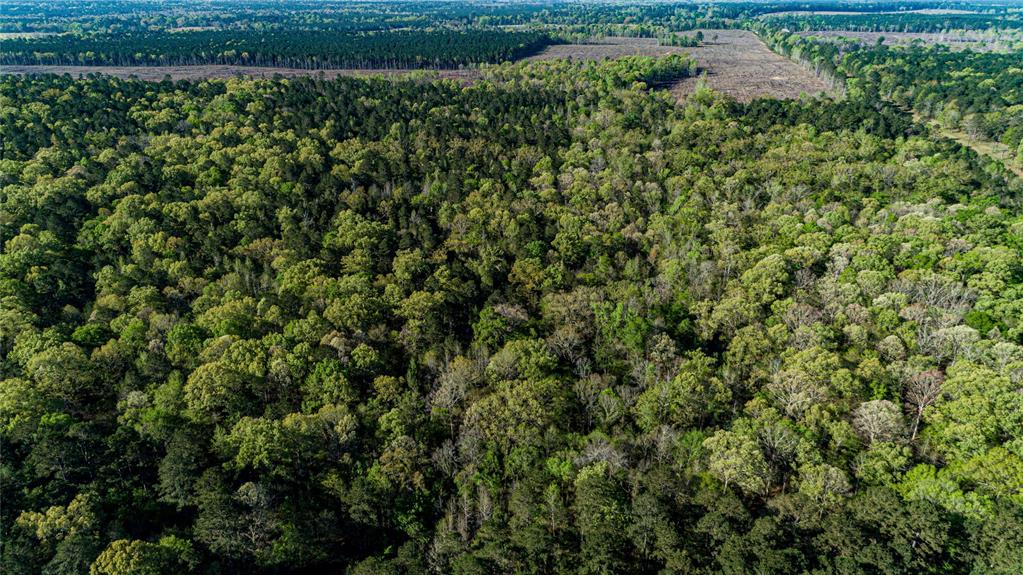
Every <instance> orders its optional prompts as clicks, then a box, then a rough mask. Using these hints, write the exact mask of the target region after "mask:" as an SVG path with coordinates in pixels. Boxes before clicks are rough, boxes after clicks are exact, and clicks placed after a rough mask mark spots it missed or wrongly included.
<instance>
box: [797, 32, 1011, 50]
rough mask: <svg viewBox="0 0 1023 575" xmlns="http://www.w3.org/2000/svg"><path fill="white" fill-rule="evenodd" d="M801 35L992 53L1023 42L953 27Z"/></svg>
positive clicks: (1004, 35) (1008, 33)
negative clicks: (882, 40)
mask: <svg viewBox="0 0 1023 575" xmlns="http://www.w3.org/2000/svg"><path fill="white" fill-rule="evenodd" d="M797 33H798V34H799V35H800V36H816V37H818V38H853V39H856V40H862V41H864V42H867V43H870V44H873V43H875V42H877V40H878V38H882V37H883V38H884V43H885V45H886V46H894V45H900V44H909V43H910V42H912V41H914V40H920V41H922V42H924V43H926V44H945V45H946V46H948V47H949V48H951V49H953V50H965V49H967V48H969V49H971V50H977V51H984V52H992V51H999V50H1009V49H1010V47H1011V45H1012V43H1013V42H1021V41H1023V35H1021V34H1019V33H1014V32H1011V31H1004V32H999V33H998V34H987V33H984V32H977V31H970V30H953V31H949V32H941V33H932V32H852V31H848V30H812V31H809V32H797Z"/></svg>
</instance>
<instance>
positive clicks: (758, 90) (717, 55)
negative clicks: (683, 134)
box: [672, 30, 830, 102]
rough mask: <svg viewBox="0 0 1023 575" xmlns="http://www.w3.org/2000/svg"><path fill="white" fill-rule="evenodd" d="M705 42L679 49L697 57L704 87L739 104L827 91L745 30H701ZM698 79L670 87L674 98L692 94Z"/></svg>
mask: <svg viewBox="0 0 1023 575" xmlns="http://www.w3.org/2000/svg"><path fill="white" fill-rule="evenodd" d="M703 37H704V42H703V44H702V45H700V46H697V47H695V48H682V50H684V51H686V52H688V53H690V54H692V56H693V57H694V58H696V63H697V65H698V66H699V68H700V72H701V75H704V74H705V77H706V81H707V85H708V86H710V87H711V88H713V89H715V90H718V91H720V92H724V93H725V94H728V95H729V96H732V97H733V98H735V99H736V100H739V101H740V102H748V101H750V100H753V99H755V98H760V97H773V98H798V97H799V96H800V95H801V94H804V93H806V94H810V95H816V94H821V93H825V92H829V91H830V86H829V85H828V83H827V82H826V81H825V80H823V79H822V78H818V77H817V76H816V75H815V74H814V73H813V72H811V71H809V70H807V69H805V68H803V67H801V66H799V65H798V64H796V63H795V62H793V61H791V60H789V59H788V58H785V57H784V56H781V55H779V54H775V53H774V52H772V51H771V49H770V48H768V47H767V46H766V45H765V44H764V43H763V42H761V41H760V39H759V38H757V37H756V35H755V34H753V33H752V32H749V31H746V30H703ZM697 81H698V79H697V78H686V79H684V80H682V81H681V82H678V83H677V84H676V85H675V86H674V87H673V88H672V92H674V93H675V94H676V95H677V96H679V97H683V96H685V95H686V94H689V93H691V92H692V91H693V90H694V89H695V88H696V84H697Z"/></svg>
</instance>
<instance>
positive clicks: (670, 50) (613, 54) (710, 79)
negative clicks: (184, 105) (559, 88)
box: [0, 30, 828, 102]
mask: <svg viewBox="0 0 1023 575" xmlns="http://www.w3.org/2000/svg"><path fill="white" fill-rule="evenodd" d="M703 34H704V38H705V41H704V43H703V45H701V46H698V47H693V48H683V47H678V46H660V45H658V43H657V40H656V39H653V38H600V39H595V40H594V41H592V42H590V43H586V44H562V45H556V46H549V47H547V48H546V49H545V50H544V51H543V52H541V53H539V54H537V55H535V56H531V57H529V58H527V59H528V60H549V59H553V58H570V59H577V60H578V59H584V60H602V59H605V58H619V57H622V56H630V55H641V56H664V55H667V54H683V53H687V54H690V55H692V56H693V57H694V58H695V59H696V62H697V65H698V66H699V69H700V72H701V75H702V76H704V77H705V78H706V81H707V84H708V85H709V86H710V87H711V88H713V89H715V90H718V91H721V92H724V93H725V94H728V95H730V96H732V97H734V98H735V99H737V100H740V101H744V102H745V101H749V100H752V99H754V98H758V97H776V98H797V97H799V96H800V94H802V93H808V94H819V93H821V92H826V91H828V85H827V84H826V83H825V82H824V81H823V80H822V79H820V78H817V77H816V76H815V75H814V74H813V73H811V72H809V71H808V70H805V69H803V68H802V67H800V66H799V65H797V64H795V63H794V62H792V61H790V60H788V59H787V58H784V57H783V56H780V55H778V54H775V53H774V52H772V51H771V50H770V49H769V48H768V47H767V46H766V45H764V43H763V42H761V41H760V40H759V39H758V38H757V37H756V35H754V34H753V33H752V32H748V31H745V30H703ZM0 73H9V74H33V73H35V74H73V75H87V74H110V75H112V76H118V77H122V78H127V77H137V78H140V79H142V80H162V79H164V78H165V77H167V76H169V77H170V78H171V79H173V80H185V79H187V80H198V79H203V78H232V77H235V76H252V77H259V78H266V77H272V76H274V75H281V76H286V77H294V76H309V75H316V74H320V73H322V74H323V75H324V76H325V77H327V78H335V77H338V76H372V75H385V76H401V75H406V74H413V73H415V74H422V75H424V76H426V77H439V78H451V79H456V80H463V81H472V80H474V79H476V78H478V77H479V72H478V71H477V70H473V69H465V70H394V69H391V70H388V69H372V70H368V69H367V70H354V69H334V70H306V69H299V68H262V67H258V66H226V65H222V66H213V65H208V66H142V67H133V66H124V67H120V66H3V67H0ZM696 82H697V79H696V78H686V79H684V80H682V81H680V82H678V83H676V84H675V85H674V86H673V87H672V92H673V93H674V94H676V95H677V96H678V97H680V98H681V97H684V96H685V95H687V94H689V93H691V92H692V91H693V90H694V89H695V86H696Z"/></svg>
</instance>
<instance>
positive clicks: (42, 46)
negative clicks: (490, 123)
mask: <svg viewBox="0 0 1023 575" xmlns="http://www.w3.org/2000/svg"><path fill="white" fill-rule="evenodd" d="M552 42H554V40H553V39H552V38H551V37H550V36H548V35H547V34H543V33H540V32H503V31H494V30H469V31H452V30H437V31H391V32H381V33H361V32H359V33H347V34H342V33H337V32H314V31H307V30H287V31H262V32H238V31H219V30H199V31H193V32H146V33H137V34H135V33H118V34H113V33H108V34H103V35H96V36H85V37H68V36H44V37H39V38H12V39H8V40H3V41H0V64H71V65H113V66H156V65H196V64H238V65H255V66H286V67H297V68H424V67H448V68H451V67H458V66H464V65H469V64H479V63H483V62H500V61H504V60H511V59H514V58H522V57H525V56H529V55H531V54H534V53H536V52H539V51H540V50H541V49H543V48H544V46H547V45H548V44H550V43H552Z"/></svg>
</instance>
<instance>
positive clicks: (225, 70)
mask: <svg viewBox="0 0 1023 575" xmlns="http://www.w3.org/2000/svg"><path fill="white" fill-rule="evenodd" d="M321 73H322V74H323V75H324V76H325V77H327V78H337V77H338V76H402V75H408V74H420V75H423V76H426V77H431V78H432V77H437V78H451V79H456V80H473V79H475V78H477V77H479V72H477V71H476V70H471V69H468V70H409V69H348V68H346V69H333V70H308V69H304V68H266V67H261V66H228V65H204V66H20V65H4V66H0V74H71V75H77V76H85V75H89V74H108V75H110V76H117V77H119V78H132V77H134V78H138V79H140V80H152V81H159V80H163V79H164V78H166V77H168V76H169V77H170V78H171V79H172V80H202V79H204V78H234V77H236V76H250V77H254V78H270V77H273V76H277V75H280V76H285V77H289V78H290V77H296V76H316V75H318V74H321Z"/></svg>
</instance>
